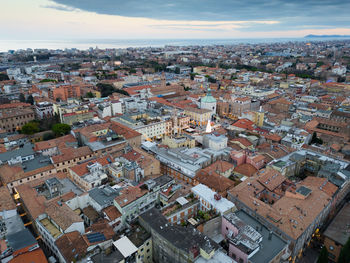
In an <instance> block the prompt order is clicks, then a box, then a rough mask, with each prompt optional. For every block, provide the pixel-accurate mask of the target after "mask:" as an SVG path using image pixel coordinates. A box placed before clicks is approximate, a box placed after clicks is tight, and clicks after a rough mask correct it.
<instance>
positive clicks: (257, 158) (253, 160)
mask: <svg viewBox="0 0 350 263" xmlns="http://www.w3.org/2000/svg"><path fill="white" fill-rule="evenodd" d="M246 162H247V163H249V164H251V165H253V166H254V167H255V168H256V169H257V170H260V169H261V168H263V167H264V165H265V157H264V155H261V154H249V155H248V156H247V158H246Z"/></svg>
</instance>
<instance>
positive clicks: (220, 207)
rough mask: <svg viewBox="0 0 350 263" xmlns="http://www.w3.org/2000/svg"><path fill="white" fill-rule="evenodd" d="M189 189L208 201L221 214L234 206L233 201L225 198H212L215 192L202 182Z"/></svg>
mask: <svg viewBox="0 0 350 263" xmlns="http://www.w3.org/2000/svg"><path fill="white" fill-rule="evenodd" d="M191 191H192V192H193V193H194V194H197V195H199V196H201V197H202V198H203V199H205V200H206V201H207V202H209V203H210V204H211V205H212V206H213V207H214V208H215V209H216V210H217V211H218V212H220V213H221V214H223V213H225V212H226V211H228V210H230V209H232V208H234V207H235V205H234V203H232V202H231V201H229V200H227V199H226V198H223V197H221V199H220V200H216V199H215V198H214V195H215V194H216V193H215V192H214V191H213V190H211V189H210V188H209V187H208V186H206V185H204V184H198V185H196V186H195V187H192V189H191Z"/></svg>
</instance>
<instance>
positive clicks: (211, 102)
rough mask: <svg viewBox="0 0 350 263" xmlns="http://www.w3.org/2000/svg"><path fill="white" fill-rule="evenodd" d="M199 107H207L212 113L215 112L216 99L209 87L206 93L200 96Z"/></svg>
mask: <svg viewBox="0 0 350 263" xmlns="http://www.w3.org/2000/svg"><path fill="white" fill-rule="evenodd" d="M200 105H201V106H200V108H201V109H207V110H210V111H211V113H212V114H216V99H215V98H214V97H213V96H212V95H211V90H210V88H209V89H208V91H207V94H206V95H205V96H204V97H203V98H201V103H200Z"/></svg>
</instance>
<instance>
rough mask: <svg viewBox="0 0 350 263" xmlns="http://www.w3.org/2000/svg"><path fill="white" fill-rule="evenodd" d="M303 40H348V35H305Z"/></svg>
mask: <svg viewBox="0 0 350 263" xmlns="http://www.w3.org/2000/svg"><path fill="white" fill-rule="evenodd" d="M304 38H350V35H307V36H305V37H304Z"/></svg>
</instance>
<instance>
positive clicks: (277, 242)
mask: <svg viewBox="0 0 350 263" xmlns="http://www.w3.org/2000/svg"><path fill="white" fill-rule="evenodd" d="M221 227H222V235H223V236H224V237H225V239H226V240H227V241H228V243H229V251H228V253H229V255H230V257H231V258H233V259H234V260H235V261H236V262H243V263H248V262H249V263H269V262H276V263H278V262H281V261H283V260H286V259H287V258H288V256H287V257H286V255H287V254H286V252H287V250H288V249H287V247H288V244H287V242H286V241H284V240H283V239H282V238H280V237H279V236H278V235H276V234H275V233H273V232H271V231H270V230H268V229H267V228H266V227H265V226H264V225H262V224H261V223H260V222H258V221H257V220H255V219H254V218H253V217H251V216H249V215H248V214H247V213H245V212H244V211H242V210H240V211H236V212H234V213H228V214H225V215H223V216H222V226H221Z"/></svg>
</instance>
